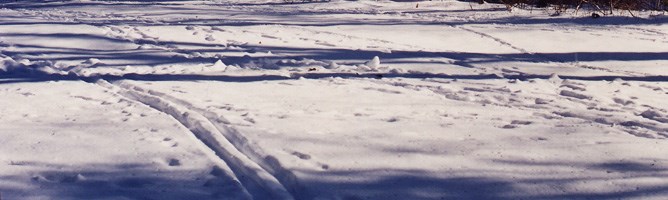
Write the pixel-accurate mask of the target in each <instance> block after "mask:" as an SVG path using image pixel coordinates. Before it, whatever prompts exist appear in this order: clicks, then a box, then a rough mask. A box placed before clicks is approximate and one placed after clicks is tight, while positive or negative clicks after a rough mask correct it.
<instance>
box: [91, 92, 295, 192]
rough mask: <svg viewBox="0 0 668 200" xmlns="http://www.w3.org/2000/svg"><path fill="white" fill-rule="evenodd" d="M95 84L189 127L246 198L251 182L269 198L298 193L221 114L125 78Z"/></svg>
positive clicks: (271, 161) (274, 163) (279, 169)
mask: <svg viewBox="0 0 668 200" xmlns="http://www.w3.org/2000/svg"><path fill="white" fill-rule="evenodd" d="M96 83H97V84H98V85H100V86H102V87H105V88H108V89H111V90H115V91H118V93H119V94H120V95H122V96H124V97H126V98H129V99H133V100H135V101H137V102H140V103H141V104H144V105H147V106H149V107H151V108H153V109H155V110H158V111H160V112H162V113H165V114H168V115H170V116H172V117H173V118H174V119H176V120H177V121H178V122H179V123H180V124H182V125H183V126H185V127H186V128H188V129H189V130H190V131H191V133H192V134H193V135H194V136H195V138H197V139H198V140H199V142H201V143H203V145H202V148H204V149H205V151H211V152H214V153H215V155H216V156H217V158H218V159H217V161H216V160H214V161H215V162H216V163H218V164H219V165H225V164H226V165H228V166H229V168H231V170H232V171H233V172H234V175H235V177H236V178H235V179H236V180H239V179H241V181H240V182H241V184H242V185H243V186H244V187H246V188H243V190H242V192H243V193H244V194H247V196H248V197H251V195H250V192H249V191H251V192H252V191H256V190H252V188H251V189H249V188H248V187H249V186H250V187H254V186H253V184H256V185H257V186H259V187H260V189H262V190H263V191H265V192H268V193H269V195H270V196H271V197H270V198H271V199H277V200H291V199H294V197H293V195H292V194H291V192H290V191H292V192H297V191H296V188H297V185H298V184H297V179H296V177H295V176H294V175H293V174H292V173H291V172H290V171H288V170H287V169H284V168H282V167H281V166H280V163H279V162H278V160H277V159H276V158H274V157H272V156H264V155H265V154H264V153H262V152H260V150H259V149H258V148H257V147H256V146H252V145H251V144H249V142H248V140H247V139H246V138H244V137H243V136H242V135H241V134H240V133H239V132H238V131H237V130H235V129H233V128H231V127H228V126H226V125H224V124H225V123H228V122H227V121H226V120H225V119H224V118H223V117H220V116H217V115H215V114H213V113H211V112H204V111H203V110H202V109H198V108H195V107H194V106H192V105H191V104H190V103H187V102H185V101H182V100H177V99H175V98H173V97H171V96H169V95H166V94H164V93H160V92H155V91H152V90H144V89H142V88H140V87H136V86H134V85H132V84H130V83H127V82H125V81H116V82H114V83H109V82H107V81H105V80H98V81H97V82H96ZM249 154H250V155H249ZM262 156H264V157H262ZM252 158H256V160H257V159H258V158H262V160H261V162H255V161H253V159H252ZM221 168H224V167H221ZM266 169H268V170H266ZM272 172H273V174H272ZM244 178H248V179H250V181H252V182H253V183H250V182H248V181H243V180H244ZM283 183H285V184H283ZM285 185H288V186H292V187H291V188H289V189H290V191H289V189H288V188H286V187H285Z"/></svg>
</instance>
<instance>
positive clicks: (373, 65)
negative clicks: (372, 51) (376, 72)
mask: <svg viewBox="0 0 668 200" xmlns="http://www.w3.org/2000/svg"><path fill="white" fill-rule="evenodd" d="M364 65H366V66H367V67H369V68H371V69H378V67H380V58H379V57H378V56H374V57H373V59H371V60H370V61H367V62H366V63H364Z"/></svg>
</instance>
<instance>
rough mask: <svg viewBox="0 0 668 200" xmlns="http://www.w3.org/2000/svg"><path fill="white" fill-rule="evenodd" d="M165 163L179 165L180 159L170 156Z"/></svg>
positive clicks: (171, 165) (172, 165) (173, 165)
mask: <svg viewBox="0 0 668 200" xmlns="http://www.w3.org/2000/svg"><path fill="white" fill-rule="evenodd" d="M167 165H169V166H170V167H176V166H181V161H180V160H179V159H176V158H170V159H168V160H167Z"/></svg>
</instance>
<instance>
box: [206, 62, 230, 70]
mask: <svg viewBox="0 0 668 200" xmlns="http://www.w3.org/2000/svg"><path fill="white" fill-rule="evenodd" d="M210 68H211V69H213V70H220V71H225V69H227V65H226V64H225V63H223V61H222V60H218V61H216V63H213V65H212V66H211V67H210Z"/></svg>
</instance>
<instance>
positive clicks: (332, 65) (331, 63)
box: [325, 61, 339, 69]
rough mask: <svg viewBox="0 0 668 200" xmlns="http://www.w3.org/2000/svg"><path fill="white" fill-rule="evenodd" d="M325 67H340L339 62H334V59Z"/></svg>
mask: <svg viewBox="0 0 668 200" xmlns="http://www.w3.org/2000/svg"><path fill="white" fill-rule="evenodd" d="M325 68H327V69H336V68H339V64H338V63H336V62H334V61H331V62H329V63H328V64H327V66H326V67H325Z"/></svg>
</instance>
